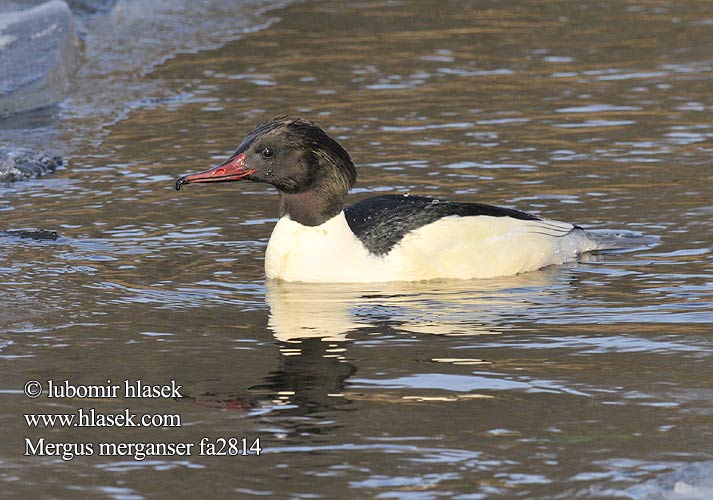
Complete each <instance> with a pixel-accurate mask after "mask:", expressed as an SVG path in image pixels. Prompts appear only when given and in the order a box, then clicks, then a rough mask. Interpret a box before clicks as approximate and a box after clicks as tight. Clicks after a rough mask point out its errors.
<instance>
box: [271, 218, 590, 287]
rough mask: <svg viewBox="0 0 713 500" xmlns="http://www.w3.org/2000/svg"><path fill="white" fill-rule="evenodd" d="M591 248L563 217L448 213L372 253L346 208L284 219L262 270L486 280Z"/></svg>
mask: <svg viewBox="0 0 713 500" xmlns="http://www.w3.org/2000/svg"><path fill="white" fill-rule="evenodd" d="M596 249H597V244H596V242H595V241H594V240H592V239H591V238H589V237H588V236H587V234H586V233H585V232H584V231H581V230H574V226H573V225H572V224H567V223H565V222H557V221H550V220H544V221H527V220H520V219H514V218H511V217H489V216H469V217H459V216H449V217H444V218H442V219H439V220H438V221H436V222H433V223H431V224H427V225H425V226H423V227H421V228H419V229H417V230H415V231H411V232H410V233H408V234H407V235H406V236H404V238H403V239H402V240H401V241H400V242H399V243H398V244H397V245H396V246H394V248H392V249H391V251H390V252H389V253H388V254H386V255H383V256H376V255H372V254H370V253H369V252H368V251H367V249H366V248H365V247H364V246H363V245H362V244H361V242H360V241H359V239H358V238H357V237H356V236H355V235H354V233H352V231H351V229H350V228H349V224H348V223H347V220H346V218H345V216H344V213H343V212H342V213H340V214H339V215H337V216H335V217H333V218H332V219H330V220H328V221H327V222H325V223H324V224H322V225H321V226H316V227H309V226H303V225H302V224H299V223H297V222H294V221H293V220H291V219H290V218H289V217H288V216H285V217H282V218H281V219H280V220H279V221H278V222H277V225H276V226H275V229H274V230H273V232H272V236H271V237H270V242H269V244H268V246H267V252H266V254H265V274H266V276H267V277H268V278H270V279H281V280H285V281H307V282H334V283H337V282H342V283H344V282H378V281H420V280H432V279H439V278H458V279H472V278H490V277H494V276H507V275H512V274H517V273H522V272H526V271H534V270H536V269H540V268H543V267H545V266H549V265H551V264H562V263H564V262H567V261H571V260H574V259H575V258H576V257H577V255H578V254H579V253H582V252H587V251H591V250H596Z"/></svg>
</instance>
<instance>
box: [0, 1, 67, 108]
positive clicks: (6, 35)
mask: <svg viewBox="0 0 713 500" xmlns="http://www.w3.org/2000/svg"><path fill="white" fill-rule="evenodd" d="M33 3H35V2H19V1H17V0H15V1H14V2H13V1H12V0H11V1H10V2H9V3H3V5H2V7H1V8H0V118H1V117H6V116H9V115H12V114H15V113H20V112H23V111H29V110H32V109H38V108H42V107H46V106H51V105H53V104H57V103H58V102H59V101H60V100H62V99H63V98H64V96H65V95H66V94H67V92H68V91H69V89H70V87H71V77H72V73H73V72H74V70H75V69H76V67H77V63H78V41H77V35H76V32H75V28H74V21H73V18H72V12H71V11H70V9H69V6H68V5H67V3H65V2H64V1H62V0H50V1H48V2H44V3H42V4H40V5H35V6H31V5H32V4H33ZM21 5H25V6H27V5H30V6H31V7H30V8H26V9H25V10H14V11H9V10H8V9H10V8H15V9H16V8H19V7H20V6H21Z"/></svg>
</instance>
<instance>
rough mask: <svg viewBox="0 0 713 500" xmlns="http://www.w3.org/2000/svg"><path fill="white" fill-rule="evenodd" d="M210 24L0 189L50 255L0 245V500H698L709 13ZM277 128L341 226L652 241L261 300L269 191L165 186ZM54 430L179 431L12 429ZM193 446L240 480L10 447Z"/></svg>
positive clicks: (711, 45)
mask: <svg viewBox="0 0 713 500" xmlns="http://www.w3.org/2000/svg"><path fill="white" fill-rule="evenodd" d="M253 15H254V17H251V16H253ZM97 19H99V18H97ZM235 19H236V21H235V22H236V25H235V26H234V28H235V29H234V31H231V30H230V29H229V24H227V25H224V26H228V28H226V29H227V31H225V32H224V33H226V35H225V38H224V39H223V38H217V39H211V40H210V42H211V43H210V44H208V43H206V44H204V45H201V47H202V49H203V50H196V51H193V52H186V51H183V50H180V49H178V48H176V47H174V46H169V47H168V49H167V50H168V51H169V52H170V53H171V54H173V55H172V56H171V57H166V58H165V59H162V62H161V63H160V64H158V65H151V66H150V69H147V70H141V71H139V70H138V69H136V68H135V67H134V66H131V65H128V66H127V69H126V72H124V73H122V72H120V74H121V78H123V79H124V80H123V81H129V80H131V78H130V77H131V75H134V78H135V79H136V85H135V86H128V87H127V88H124V87H125V86H124V85H118V86H117V88H113V87H110V90H107V92H109V91H111V92H113V95H112V100H111V101H106V100H99V104H97V106H98V108H99V109H98V110H97V111H96V112H92V110H91V106H89V107H86V106H85V104H86V103H87V102H90V103H91V102H93V101H91V100H90V99H89V98H87V97H86V96H88V95H90V94H91V92H89V91H87V90H86V89H90V88H95V87H96V88H99V89H101V88H105V81H104V80H102V79H103V78H106V72H104V71H103V70H101V71H92V70H91V68H85V71H86V72H87V73H86V74H85V75H84V76H83V78H85V80H83V81H82V83H80V84H78V88H79V90H77V93H76V94H74V96H73V97H72V99H70V101H68V103H65V109H63V110H62V111H61V114H62V117H61V118H62V119H61V120H58V121H57V123H55V124H54V125H53V127H54V128H53V129H52V130H53V132H52V133H53V134H54V135H53V137H55V138H56V140H58V141H60V143H61V144H63V145H64V147H65V148H66V149H67V156H68V157H69V167H68V168H66V169H64V170H61V171H60V172H58V173H57V174H55V175H53V176H51V177H47V178H44V179H41V180H36V181H32V182H27V183H23V184H17V185H14V186H12V187H3V188H0V190H1V191H2V204H1V205H0V210H2V225H3V229H19V228H28V227H41V228H45V229H51V230H56V231H58V232H59V233H60V234H61V238H59V239H58V240H57V241H36V242H35V241H28V240H20V239H17V238H3V239H2V240H1V243H2V244H1V245H0V255H2V263H1V265H0V273H1V277H0V280H1V283H2V285H1V286H2V290H3V301H4V308H3V312H2V314H1V315H0V331H1V332H2V333H1V334H0V357H2V363H3V367H4V370H3V373H4V376H3V382H2V384H1V385H0V397H1V398H2V401H3V411H2V414H1V415H0V419H1V420H0V421H1V422H2V426H1V428H2V432H3V435H2V436H0V443H2V444H0V477H2V478H3V480H4V483H5V486H4V488H3V489H4V491H5V492H7V493H6V494H7V495H8V496H9V497H14V498H33V497H38V498H39V497H53V498H77V497H79V496H92V497H99V498H117V499H127V498H163V497H187V498H190V497H205V496H209V495H210V496H213V497H218V498H220V497H232V496H243V497H257V496H270V495H272V496H275V497H278V498H288V497H289V498H338V497H343V496H346V495H349V496H353V497H356V498H374V497H377V498H413V499H422V498H449V497H451V498H459V499H465V498H528V499H533V498H542V499H554V498H562V499H569V498H574V497H577V498H632V499H644V498H689V499H690V498H698V499H703V498H710V496H711V485H710V476H711V475H712V474H713V466H711V465H710V464H711V461H712V460H713V453H712V452H711V450H713V433H712V432H711V426H710V421H711V420H710V419H711V414H713V404H712V403H711V401H712V399H713V392H712V389H711V387H712V386H711V381H713V369H712V368H711V367H712V366H713V363H711V361H712V358H713V352H712V351H713V349H712V347H713V341H712V340H711V323H713V293H712V292H713V286H712V285H711V283H712V282H713V281H712V279H711V278H712V277H713V267H712V260H713V253H712V251H711V243H712V242H711V236H710V220H711V216H712V215H713V203H712V202H713V188H712V187H711V186H712V185H713V184H712V183H711V181H712V180H713V176H712V175H711V172H710V167H709V164H710V157H711V152H712V151H713V149H712V148H711V137H713V124H712V123H713V122H712V121H711V119H710V118H711V111H713V109H712V108H711V103H710V95H711V94H712V93H713V83H711V82H712V81H713V80H711V79H710V75H711V71H712V70H713V58H712V56H711V54H712V53H713V52H711V50H712V49H713V39H712V38H711V35H710V25H711V24H712V23H713V8H712V6H711V5H710V4H709V3H708V2H703V1H699V2H696V1H691V2H676V3H667V2H658V1H647V2H634V1H632V2H618V3H597V2H588V3H584V4H583V3H581V2H568V1H566V2H556V3H552V2H535V1H533V2H527V3H510V2H478V3H466V2H463V3H461V2H453V3H448V5H447V6H446V4H443V3H438V2H431V1H420V2H419V1H413V2H399V3H395V2H369V3H360V4H339V5H326V4H321V3H305V4H298V5H291V6H286V7H284V8H282V9H279V10H271V11H269V12H266V13H257V14H254V13H250V14H249V15H248V14H245V15H242V13H238V15H236V16H235ZM240 19H254V20H253V21H251V22H250V23H247V24H239V25H238V24H237V23H239V22H242V21H239V20H240ZM96 22H100V20H97V21H96ZM231 33H232V35H231ZM97 36H98V35H97ZM106 36H107V37H108V38H107V39H111V38H110V35H106ZM107 64H108V63H107ZM141 67H142V68H143V67H145V66H141ZM82 89H85V90H82ZM111 89H113V90H111ZM136 89H140V92H138V93H137V92H136ZM138 95H141V96H142V97H141V98H140V99H139V98H138V97H137V96H138ZM82 96H85V97H82ZM114 101H116V102H117V103H120V102H129V103H130V105H127V106H125V107H123V106H122V105H120V104H116V103H114ZM105 105H106V106H105ZM283 113H289V114H294V115H300V116H303V117H307V118H310V119H313V120H316V121H318V122H319V123H320V124H321V125H323V126H324V127H325V128H326V129H327V130H328V131H329V133H330V134H331V135H333V136H334V137H335V138H337V139H338V140H339V141H340V142H341V143H342V144H343V145H344V146H345V147H346V148H347V149H348V150H349V151H350V153H351V154H352V157H353V158H354V160H355V162H356V163H357V165H358V168H359V181H358V184H357V187H356V188H355V189H354V190H353V192H352V195H351V197H350V200H351V201H355V200H358V199H361V198H363V197H367V196H370V195H373V194H375V193H385V192H391V193H405V192H410V193H413V194H427V195H432V196H439V197H446V198H450V199H455V200H463V201H466V200H476V201H480V202H486V203H497V204H500V205H505V206H511V207H515V208H518V209H523V210H528V211H531V212H533V213H537V214H540V215H543V216H547V217H551V218H555V219H559V220H565V221H571V222H576V223H579V224H582V225H584V226H585V227H587V228H591V229H613V230H622V231H635V232H639V233H643V234H645V235H649V236H654V237H657V238H658V239H659V242H658V244H656V245H652V246H650V247H647V248H639V249H636V250H635V251H630V252H622V253H611V254H606V255H599V256H587V257H586V258H583V259H582V260H581V262H579V263H576V264H573V265H568V266H561V267H555V268H549V269H544V270H541V271H538V272H533V273H528V274H525V275H521V276H514V277H507V278H499V279H492V280H481V281H463V282H447V281H444V282H434V283H410V284H397V283H392V284H367V285H355V286H343V285H340V286H334V285H302V284H279V283H265V281H264V277H263V255H264V250H265V246H266V243H267V239H268V237H269V234H270V231H271V228H272V225H273V224H274V222H275V220H276V216H277V196H276V193H275V192H274V190H272V189H270V188H268V187H266V186H262V185H253V184H221V185H215V186H195V187H194V188H192V189H186V190H182V191H181V192H180V193H177V192H176V191H175V190H174V189H173V181H174V180H175V178H176V177H177V176H178V175H180V174H182V173H186V172H192V171H198V170H202V169H204V168H207V167H209V166H211V165H213V164H215V163H217V162H218V161H220V160H221V159H223V158H225V156H226V154H228V153H229V152H230V151H231V150H232V149H233V148H234V147H235V146H236V145H237V144H238V143H239V141H240V139H241V138H242V136H243V135H244V134H246V133H247V132H249V131H250V130H251V129H252V127H253V126H254V124H256V123H257V122H259V121H261V120H264V119H267V118H269V117H271V116H274V115H277V114H283ZM76 131H81V133H80V132H76ZM50 379H51V380H54V381H63V380H69V381H70V382H72V383H74V384H106V383H107V380H111V382H112V383H117V384H119V383H123V380H125V379H128V380H130V381H135V380H136V379H141V380H142V381H144V382H146V383H151V384H167V383H169V381H171V380H176V382H177V383H178V384H180V385H182V386H183V388H182V393H183V395H184V396H185V397H184V398H183V399H180V400H177V401H176V400H173V399H125V398H117V399H92V400H82V401H79V400H69V399H49V398H47V397H45V396H41V397H39V398H38V399H33V400H30V399H28V398H27V397H25V396H24V395H23V394H22V392H21V391H22V388H23V386H24V384H25V383H26V382H27V381H28V380H38V381H41V382H42V383H43V384H45V385H46V381H47V380H50ZM80 407H81V408H85V409H88V408H95V409H96V411H97V412H104V413H117V412H121V411H123V410H124V409H125V408H129V409H130V410H131V411H133V412H136V413H139V414H143V413H155V414H178V415H180V418H181V424H182V426H181V427H180V428H177V427H165V428H117V427H98V428H86V427H84V428H71V429H62V428H59V427H57V426H56V427H54V428H51V429H29V428H28V427H27V425H26V423H25V419H24V418H23V416H22V415H23V414H24V413H27V412H35V413H63V412H64V413H71V412H76V411H77V409H78V408H80ZM221 436H222V437H225V438H230V437H236V438H238V439H240V438H243V437H245V438H247V440H248V442H249V444H250V443H252V442H253V440H254V439H255V438H257V437H259V438H260V443H261V447H262V449H263V453H262V454H261V455H260V456H259V457H258V456H249V457H241V456H235V457H230V456H221V457H207V456H200V455H199V454H198V453H197V451H196V450H194V452H193V453H192V454H191V455H190V456H152V457H146V458H145V459H144V460H134V459H133V455H132V454H131V453H129V454H128V456H99V455H98V454H97V453H94V454H93V455H92V456H76V457H74V458H73V459H71V460H62V459H61V458H58V457H38V456H23V452H24V451H25V443H24V441H23V438H25V437H29V438H31V439H32V440H34V441H36V440H37V439H39V438H40V437H45V438H46V439H47V440H51V441H53V442H65V443H93V444H95V445H96V444H97V443H100V442H110V443H147V442H185V443H199V442H200V440H201V438H203V437H208V438H210V439H211V440H215V439H216V438H218V437H221ZM196 446H197V444H196Z"/></svg>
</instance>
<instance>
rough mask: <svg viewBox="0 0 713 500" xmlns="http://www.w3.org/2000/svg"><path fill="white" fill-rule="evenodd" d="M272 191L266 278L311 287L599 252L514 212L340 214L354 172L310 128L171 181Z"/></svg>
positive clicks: (273, 130) (255, 139)
mask: <svg viewBox="0 0 713 500" xmlns="http://www.w3.org/2000/svg"><path fill="white" fill-rule="evenodd" d="M241 180H249V181H253V182H265V183H267V184H271V185H272V186H274V187H275V188H277V190H278V191H279V193H280V219H279V221H278V222H277V225H276V226H275V229H274V230H273V231H272V236H271V237H270V242H269V243H268V246H267V251H266V255H265V274H266V276H267V278H270V279H280V280H285V281H308V282H375V281H418V280H431V279H439V278H460V279H470V278H488V277H494V276H506V275H511V274H517V273H522V272H526V271H534V270H536V269H540V268H542V267H545V266H549V265H552V264H562V263H564V262H567V261H571V260H574V259H576V257H577V255H579V254H580V253H583V252H589V251H592V250H597V249H600V248H602V246H601V245H599V244H598V243H597V240H596V239H595V238H594V237H593V236H591V234H589V233H587V232H586V231H584V230H583V229H582V228H580V227H578V226H575V225H573V224H568V223H566V222H558V221H553V220H548V219H543V218H541V217H538V216H535V215H531V214H528V213H525V212H520V211H518V210H513V209H510V208H500V207H495V206H490V205H483V204H480V203H458V202H452V201H445V200H439V199H435V198H427V197H424V196H409V195H386V196H376V197H373V198H367V199H365V200H362V201H360V202H358V203H356V204H354V205H351V206H348V207H346V208H343V201H344V198H345V197H346V195H347V192H348V191H349V188H350V187H351V186H352V185H353V184H354V182H355V181H356V170H355V168H354V164H353V163H352V160H351V158H350V157H349V154H348V153H347V152H346V151H345V150H344V148H342V147H341V146H340V145H339V144H338V143H337V142H336V141H335V140H334V139H332V138H331V137H329V136H328V135H327V134H326V133H325V132H324V131H323V130H322V129H321V128H319V127H318V126H317V125H315V124H314V123H311V122H308V121H305V120H301V119H294V118H289V117H284V116H283V117H278V118H274V119H272V120H270V121H267V122H265V123H262V124H260V125H258V126H257V127H256V128H255V130H253V131H252V132H251V133H250V134H248V136H247V137H246V138H245V140H244V141H243V142H242V143H241V144H240V146H238V149H236V150H235V152H234V153H233V154H232V156H230V158H228V159H227V160H226V161H225V162H223V163H221V164H220V165H218V166H217V167H214V168H212V169H210V170H206V171H205V172H200V173H196V174H189V175H184V176H183V177H180V178H179V179H178V180H177V181H176V189H180V187H181V186H182V185H183V184H192V183H198V182H230V181H241Z"/></svg>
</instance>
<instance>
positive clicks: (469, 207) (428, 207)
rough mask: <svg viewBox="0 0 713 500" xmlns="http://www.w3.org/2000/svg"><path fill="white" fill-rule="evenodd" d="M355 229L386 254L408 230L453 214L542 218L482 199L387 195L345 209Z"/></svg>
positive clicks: (369, 246) (376, 251)
mask: <svg viewBox="0 0 713 500" xmlns="http://www.w3.org/2000/svg"><path fill="white" fill-rule="evenodd" d="M344 215H345V216H346V218H347V223H348V224H349V227H350V228H351V230H352V232H353V233H354V234H355V235H356V237H357V238H359V240H360V241H361V242H362V244H363V245H364V246H365V247H366V248H367V249H368V250H369V252H371V253H373V254H375V255H384V254H387V253H389V251H391V249H392V248H393V247H394V246H395V245H396V244H397V243H398V242H399V241H401V238H403V237H404V236H405V235H406V234H407V233H409V232H410V231H414V230H415V229H418V228H420V227H422V226H425V225H426V224H430V223H431V222H435V221H437V220H439V219H441V218H443V217H448V216H449V215H458V216H460V217H468V216H475V215H487V216H490V217H513V218H515V219H521V220H542V219H540V218H539V217H536V216H534V215H530V214H527V213H525V212H520V211H519V210H513V209H511V208H501V207H495V206H492V205H483V204H481V203H458V202H454V201H442V200H438V199H435V198H428V197H426V196H409V195H394V194H391V195H384V196H375V197H373V198H367V199H365V200H362V201H360V202H358V203H355V204H354V205H351V206H349V207H346V208H345V209H344Z"/></svg>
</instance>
